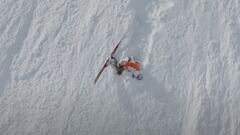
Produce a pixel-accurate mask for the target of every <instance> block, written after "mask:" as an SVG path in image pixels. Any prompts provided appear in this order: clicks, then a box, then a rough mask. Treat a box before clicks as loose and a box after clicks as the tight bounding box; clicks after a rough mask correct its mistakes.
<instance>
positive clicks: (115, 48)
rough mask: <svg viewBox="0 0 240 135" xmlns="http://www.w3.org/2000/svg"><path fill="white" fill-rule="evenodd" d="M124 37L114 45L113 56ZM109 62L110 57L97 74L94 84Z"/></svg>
mask: <svg viewBox="0 0 240 135" xmlns="http://www.w3.org/2000/svg"><path fill="white" fill-rule="evenodd" d="M124 37H125V36H124ZM124 37H123V38H122V39H121V40H120V41H119V42H118V44H117V45H116V46H115V47H114V49H113V51H112V53H111V56H113V55H114V53H115V52H116V51H117V49H118V47H119V45H120V44H121V42H122V40H123V39H124ZM108 62H109V58H108V59H107V60H106V62H105V63H104V65H103V66H102V68H101V69H100V71H99V73H98V74H97V76H96V78H95V80H94V85H95V84H96V82H97V80H98V79H99V77H100V76H101V74H102V72H103V71H104V69H105V68H106V67H107V66H108Z"/></svg>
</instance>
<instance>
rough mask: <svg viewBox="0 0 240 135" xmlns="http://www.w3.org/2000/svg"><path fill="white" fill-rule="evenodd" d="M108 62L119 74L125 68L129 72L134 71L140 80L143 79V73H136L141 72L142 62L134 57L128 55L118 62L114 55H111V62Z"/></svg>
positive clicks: (133, 75)
mask: <svg viewBox="0 0 240 135" xmlns="http://www.w3.org/2000/svg"><path fill="white" fill-rule="evenodd" d="M108 64H110V65H112V67H113V68H114V69H115V70H116V72H117V74H118V75H121V74H122V72H123V71H124V70H127V71H128V72H131V73H132V77H133V78H136V79H138V80H142V79H143V76H142V74H137V75H135V74H136V73H139V72H140V70H141V66H140V63H139V62H137V61H136V60H134V58H133V57H127V58H125V59H123V60H121V61H120V62H118V61H117V59H116V58H115V57H114V56H111V58H110V62H109V63H108Z"/></svg>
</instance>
